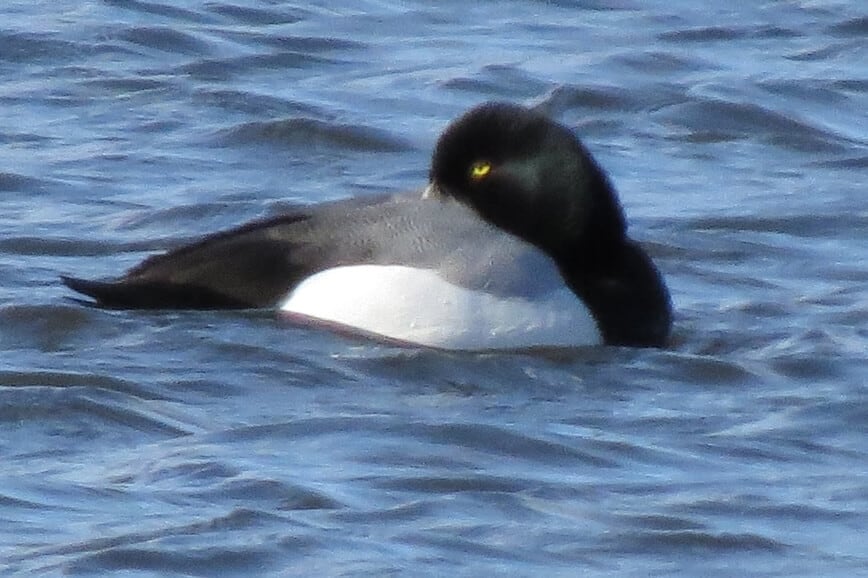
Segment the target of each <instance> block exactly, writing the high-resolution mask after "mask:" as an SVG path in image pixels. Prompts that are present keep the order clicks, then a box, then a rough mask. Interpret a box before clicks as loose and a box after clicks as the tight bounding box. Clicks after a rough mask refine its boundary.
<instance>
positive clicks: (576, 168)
mask: <svg viewBox="0 0 868 578" xmlns="http://www.w3.org/2000/svg"><path fill="white" fill-rule="evenodd" d="M430 181H431V187H430V188H429V190H432V191H436V192H439V193H440V194H441V195H443V196H446V197H452V198H455V199H456V200H458V201H460V202H462V203H464V204H466V205H468V206H470V207H472V208H473V209H474V210H475V211H476V212H477V213H478V214H479V215H481V216H482V217H483V218H485V219H486V220H488V221H489V222H491V223H493V224H494V225H497V226H498V227H500V228H502V229H504V230H507V231H509V232H511V233H513V234H515V235H517V236H519V237H521V238H523V239H524V240H526V241H528V242H530V243H533V244H535V245H537V246H539V247H540V248H542V249H543V250H546V251H547V252H549V253H550V254H552V255H553V256H556V257H557V256H560V255H562V254H563V253H570V254H572V258H576V257H577V255H576V251H590V252H591V253H596V252H598V251H599V250H602V251H603V252H605V249H603V248H604V247H606V246H610V245H611V244H616V245H617V244H620V243H621V242H623V239H624V235H625V228H626V227H625V223H624V217H623V214H622V211H621V206H620V204H619V203H618V200H617V198H616V196H615V193H614V191H613V190H612V187H611V186H610V185H609V182H608V179H607V178H606V175H605V173H603V171H602V169H600V167H599V166H598V165H597V163H596V162H595V161H594V159H593V157H591V154H590V153H589V152H588V151H587V150H586V149H585V147H584V146H582V143H581V142H580V141H579V140H578V138H577V137H576V136H575V135H574V134H573V133H572V131H570V130H569V129H568V128H566V127H565V126H563V125H561V124H558V123H556V122H555V121H553V120H551V119H549V118H548V117H546V116H545V115H543V114H541V113H539V112H536V111H533V110H530V109H527V108H524V107H521V106H518V105H514V104H506V103H487V104H483V105H480V106H478V107H476V108H473V109H471V110H470V111H469V112H467V113H465V114H464V115H463V116H462V117H460V118H458V119H457V120H456V121H454V122H453V123H452V124H450V125H449V126H448V127H447V128H446V130H445V131H444V132H443V134H442V135H441V136H440V140H439V141H438V142H437V147H436V149H435V150H434V156H433V159H432V163H431V173H430ZM595 247H596V248H595Z"/></svg>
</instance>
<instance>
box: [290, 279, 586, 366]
mask: <svg viewBox="0 0 868 578" xmlns="http://www.w3.org/2000/svg"><path fill="white" fill-rule="evenodd" d="M280 310H281V311H282V312H285V313H289V314H294V315H301V316H305V317H310V318H314V319H317V320H322V321H326V322H329V323H336V324H339V325H343V326H346V327H349V328H353V329H356V330H361V331H364V332H367V333H373V334H376V335H380V336H383V337H387V338H390V339H396V340H399V341H403V342H407V343H413V344H418V345H424V346H427V347H437V348H442V349H454V350H470V351H481V350H489V349H521V348H527V347H546V346H549V347H571V346H581V345H596V344H600V343H602V338H601V336H600V332H599V330H598V329H597V324H596V322H595V321H594V318H593V317H592V316H591V313H590V311H588V308H587V307H585V305H584V304H583V303H582V302H581V301H580V300H579V299H578V298H577V297H576V296H575V295H574V294H573V292H572V291H570V290H569V289H568V288H567V287H564V288H563V289H559V290H556V291H552V292H550V293H547V294H546V295H544V296H543V297H540V298H537V299H535V300H533V301H530V300H528V299H522V298H520V297H509V298H505V297H500V296H497V295H493V294H490V293H483V292H480V291H474V290H470V289H465V288H462V287H458V286H456V285H453V284H451V283H449V282H447V281H445V280H443V279H442V278H441V277H440V276H439V275H438V274H437V273H436V272H434V271H431V270H428V269H415V268H413V267H404V266H399V265H389V266H381V265H354V266H348V267H337V268H334V269H328V270H326V271H323V272H321V273H317V274H316V275H313V276H311V277H309V278H308V279H306V280H305V281H303V282H302V283H301V284H300V285H298V287H296V288H295V290H293V292H292V293H290V294H289V296H287V298H286V299H285V300H284V301H283V303H281V305H280Z"/></svg>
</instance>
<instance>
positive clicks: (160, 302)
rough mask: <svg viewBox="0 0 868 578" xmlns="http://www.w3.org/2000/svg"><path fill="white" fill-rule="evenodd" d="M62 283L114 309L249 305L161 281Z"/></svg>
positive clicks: (70, 280) (67, 279)
mask: <svg viewBox="0 0 868 578" xmlns="http://www.w3.org/2000/svg"><path fill="white" fill-rule="evenodd" d="M60 279H61V280H62V281H63V283H64V284H65V285H66V286H67V287H69V288H70V289H72V290H73V291H77V292H79V293H81V294H82V295H87V296H88V297H91V298H92V299H93V300H94V301H96V305H98V306H100V307H108V308H113V309H246V308H249V307H251V306H252V305H251V304H250V303H247V302H244V301H240V300H238V299H235V298H232V297H229V296H227V295H222V294H220V293H217V292H215V291H213V290H211V289H206V288H202V287H196V286H191V285H176V284H173V283H167V282H161V281H138V280H126V279H122V280H118V281H89V280H87V279H79V278H77V277H68V276H65V275H62V276H61V277H60Z"/></svg>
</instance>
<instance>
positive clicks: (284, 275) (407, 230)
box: [62, 103, 672, 350]
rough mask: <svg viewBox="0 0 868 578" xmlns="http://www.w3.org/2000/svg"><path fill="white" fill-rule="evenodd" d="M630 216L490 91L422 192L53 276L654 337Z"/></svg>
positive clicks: (141, 290) (447, 327) (541, 337)
mask: <svg viewBox="0 0 868 578" xmlns="http://www.w3.org/2000/svg"><path fill="white" fill-rule="evenodd" d="M626 228H627V227H626V222H625V219H624V214H623V211H622V208H621V205H620V203H619V201H618V198H617V196H616V194H615V191H614V189H613V188H612V186H611V184H610V183H609V179H608V178H607V176H606V174H605V173H604V171H603V170H602V168H600V166H599V165H598V164H597V163H596V161H595V160H594V159H593V157H592V156H591V154H590V152H588V150H587V149H586V148H585V147H584V145H583V144H582V143H581V142H580V141H579V139H578V138H577V137H576V136H575V135H574V134H573V132H572V131H571V130H569V129H568V128H567V127H565V126H563V125H561V124H559V123H557V122H555V121H553V120H551V119H550V118H548V117H547V116H545V115H544V114H542V113H540V112H538V111H535V110H533V109H528V108H524V107H521V106H518V105H514V104H506V103H487V104H483V105H480V106H477V107H475V108H473V109H471V110H470V111H468V112H467V113H465V114H464V115H463V116H461V117H460V118H458V119H457V120H455V121H454V122H453V123H452V124H450V125H449V126H448V127H447V128H446V130H445V131H444V132H443V134H442V135H441V136H440V138H439V140H438V142H437V145H436V148H435V150H434V154H433V158H432V162H431V169H430V176H429V184H428V187H427V188H426V189H425V192H424V194H421V195H420V194H419V193H416V194H403V195H393V196H381V197H376V198H364V199H349V200H342V201H336V202H329V203H323V204H319V205H315V206H312V207H306V208H302V209H298V210H295V211H292V212H289V213H287V214H284V215H280V216H278V217H273V218H269V219H265V220H260V221H255V222H252V223H249V224H246V225H242V226H240V227H238V228H235V229H231V230H229V231H224V232H221V233H216V234H213V235H210V236H207V237H205V238H204V239H202V240H200V241H198V242H196V243H193V244H190V245H187V246H183V247H180V248H177V249H175V250H172V251H169V252H167V253H165V254H162V255H157V256H153V257H150V258H148V259H146V260H145V261H144V262H142V263H141V264H140V265H138V266H136V267H134V268H133V269H131V270H130V271H128V272H127V273H126V274H125V275H123V276H122V277H120V278H118V279H117V280H113V281H107V282H103V281H89V280H84V279H78V278H74V277H67V276H64V277H62V279H63V281H64V283H66V285H68V286H69V287H70V288H72V289H73V290H75V291H77V292H79V293H82V294H85V295H87V296H90V297H91V298H93V299H94V300H95V301H96V303H97V304H98V305H100V306H104V307H112V308H130V309H137V308H138V309H233V308H263V307H268V308H276V309H277V310H279V311H280V312H281V313H282V315H285V316H287V317H289V318H292V319H297V320H305V321H314V322H322V323H325V324H327V325H333V326H338V327H341V328H345V329H349V330H351V331H354V332H358V333H361V334H370V335H374V336H377V337H380V338H385V339H387V340H390V341H397V342H402V343H409V344H417V345H423V346H429V347H436V348H444V349H461V350H487V349H501V348H509V349H513V348H533V347H564V346H566V347H569V346H582V345H593V344H610V345H628V346H662V345H664V344H665V343H666V340H667V337H668V335H669V332H670V328H671V325H672V309H671V304H670V298H669V292H668V290H667V288H666V285H665V283H664V282H663V279H662V277H661V275H660V273H659V272H658V270H657V269H656V267H655V266H654V264H653V263H652V261H651V259H650V258H649V257H648V255H647V254H646V253H645V252H644V251H643V250H642V248H641V247H640V246H639V245H638V244H637V243H636V242H635V241H633V240H631V239H630V238H629V237H628V236H627V234H626Z"/></svg>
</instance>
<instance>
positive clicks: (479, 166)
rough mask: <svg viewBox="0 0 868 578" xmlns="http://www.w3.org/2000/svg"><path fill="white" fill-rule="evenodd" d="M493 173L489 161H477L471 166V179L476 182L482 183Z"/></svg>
mask: <svg viewBox="0 0 868 578" xmlns="http://www.w3.org/2000/svg"><path fill="white" fill-rule="evenodd" d="M490 172H491V163H490V162H488V161H476V162H475V163H473V164H472V165H470V178H471V180H474V181H481V180H482V179H484V178H485V177H487V176H488V173H490Z"/></svg>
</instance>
